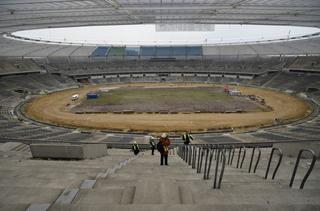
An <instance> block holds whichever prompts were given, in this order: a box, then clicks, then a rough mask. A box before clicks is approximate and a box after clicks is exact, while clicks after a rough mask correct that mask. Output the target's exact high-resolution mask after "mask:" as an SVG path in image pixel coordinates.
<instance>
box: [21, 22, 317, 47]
mask: <svg viewBox="0 0 320 211" xmlns="http://www.w3.org/2000/svg"><path fill="white" fill-rule="evenodd" d="M319 31H320V30H319V29H318V28H308V27H292V26H257V25H216V26H215V30H214V31H211V32H157V31H156V30H155V25H121V26H92V27H73V28H56V29H40V30H29V31H20V32H16V33H15V35H18V36H24V37H29V38H36V39H39V38H40V39H44V40H51V41H66V42H81V43H89V44H110V45H174V44H210V43H226V42H239V41H254V40H262V39H276V38H287V37H288V36H291V37H292V36H299V35H305V34H311V33H315V32H319Z"/></svg>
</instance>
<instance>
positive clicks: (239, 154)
mask: <svg viewBox="0 0 320 211" xmlns="http://www.w3.org/2000/svg"><path fill="white" fill-rule="evenodd" d="M241 150H242V147H240V148H239V153H238V160H237V168H239V162H240V156H241Z"/></svg>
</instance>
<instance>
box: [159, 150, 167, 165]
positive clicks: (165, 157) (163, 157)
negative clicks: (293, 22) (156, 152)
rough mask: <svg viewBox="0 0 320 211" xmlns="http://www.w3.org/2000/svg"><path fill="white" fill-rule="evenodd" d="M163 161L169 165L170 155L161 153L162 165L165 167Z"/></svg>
mask: <svg viewBox="0 0 320 211" xmlns="http://www.w3.org/2000/svg"><path fill="white" fill-rule="evenodd" d="M163 160H164V164H165V165H168V155H165V154H163V153H161V160H160V165H163Z"/></svg>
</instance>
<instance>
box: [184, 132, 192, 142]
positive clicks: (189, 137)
mask: <svg viewBox="0 0 320 211" xmlns="http://www.w3.org/2000/svg"><path fill="white" fill-rule="evenodd" d="M182 140H183V143H184V144H185V145H189V144H190V143H191V140H193V136H192V135H190V134H189V132H188V131H186V132H185V134H184V135H183V136H182Z"/></svg>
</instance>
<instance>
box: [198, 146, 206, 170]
mask: <svg viewBox="0 0 320 211" xmlns="http://www.w3.org/2000/svg"><path fill="white" fill-rule="evenodd" d="M204 150H205V149H204V148H202V150H201V156H200V165H199V171H198V173H201V168H202V160H203V155H204Z"/></svg>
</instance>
